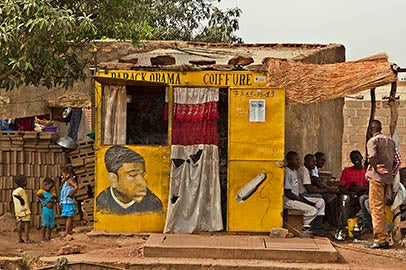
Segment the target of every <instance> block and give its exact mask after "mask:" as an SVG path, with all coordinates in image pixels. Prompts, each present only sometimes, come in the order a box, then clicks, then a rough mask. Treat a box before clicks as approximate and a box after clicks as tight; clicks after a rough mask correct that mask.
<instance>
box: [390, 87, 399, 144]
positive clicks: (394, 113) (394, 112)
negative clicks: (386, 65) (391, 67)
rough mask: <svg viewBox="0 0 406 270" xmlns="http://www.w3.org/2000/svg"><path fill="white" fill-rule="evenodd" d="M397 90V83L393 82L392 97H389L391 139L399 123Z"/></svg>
mask: <svg viewBox="0 0 406 270" xmlns="http://www.w3.org/2000/svg"><path fill="white" fill-rule="evenodd" d="M396 90H397V82H393V83H392V84H391V89H390V95H389V101H388V103H389V108H390V123H389V131H390V135H391V137H393V134H394V133H395V130H396V126H397V123H398V105H397V103H396Z"/></svg>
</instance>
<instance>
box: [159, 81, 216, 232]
mask: <svg viewBox="0 0 406 270" xmlns="http://www.w3.org/2000/svg"><path fill="white" fill-rule="evenodd" d="M218 99H219V89H218V88H181V87H178V88H174V107H173V121H172V150H171V161H172V167H171V178H170V184H169V201H168V212H167V217H166V223H165V229H164V232H172V233H192V232H199V231H219V230H222V229H223V224H222V219H221V199H220V177H219V155H218V147H217V142H218V131H217V119H218V118H219V113H218Z"/></svg>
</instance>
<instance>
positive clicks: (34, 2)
mask: <svg viewBox="0 0 406 270" xmlns="http://www.w3.org/2000/svg"><path fill="white" fill-rule="evenodd" d="M94 34H95V28H94V25H93V23H92V20H91V19H90V18H89V17H88V16H86V15H84V14H82V15H81V16H77V14H76V15H75V14H73V13H72V11H71V10H69V9H66V8H58V7H54V6H52V5H51V3H50V1H46V0H2V1H1V2H0V50H1V52H0V87H1V88H6V89H12V88H13V87H15V86H19V85H21V84H33V85H36V86H37V85H44V86H47V87H51V86H58V85H62V86H64V87H68V86H70V85H72V84H73V82H74V81H75V80H78V79H84V78H85V74H84V72H83V70H84V66H85V64H86V62H87V61H86V59H83V58H82V57H79V56H78V55H77V54H76V52H78V51H79V50H78V49H83V48H85V46H88V44H89V43H88V41H89V40H91V39H92V38H93V36H94Z"/></svg>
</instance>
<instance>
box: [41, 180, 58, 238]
mask: <svg viewBox="0 0 406 270" xmlns="http://www.w3.org/2000/svg"><path fill="white" fill-rule="evenodd" d="M54 186H55V181H54V180H53V179H52V178H49V177H46V178H45V179H44V182H43V188H42V189H40V190H38V192H37V196H38V198H39V201H40V203H41V205H42V215H41V226H42V227H41V233H42V240H43V241H49V240H51V232H52V229H53V228H54V227H55V214H54V205H55V200H56V194H55V193H54V192H52V189H53V188H54Z"/></svg>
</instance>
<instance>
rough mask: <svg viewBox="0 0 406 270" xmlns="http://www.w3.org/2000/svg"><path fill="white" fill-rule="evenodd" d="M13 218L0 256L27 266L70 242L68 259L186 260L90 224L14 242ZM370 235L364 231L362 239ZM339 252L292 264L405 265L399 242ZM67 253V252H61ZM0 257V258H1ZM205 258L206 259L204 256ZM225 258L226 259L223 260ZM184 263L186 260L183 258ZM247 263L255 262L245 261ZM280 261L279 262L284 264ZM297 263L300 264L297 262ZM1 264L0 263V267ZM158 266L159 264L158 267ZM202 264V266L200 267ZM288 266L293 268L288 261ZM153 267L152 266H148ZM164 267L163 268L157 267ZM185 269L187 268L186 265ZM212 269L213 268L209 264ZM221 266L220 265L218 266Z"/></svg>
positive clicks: (50, 258)
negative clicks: (157, 255)
mask: <svg viewBox="0 0 406 270" xmlns="http://www.w3.org/2000/svg"><path fill="white" fill-rule="evenodd" d="M14 225H15V222H13V221H11V220H8V219H7V222H6V221H5V219H4V218H3V219H0V256H1V257H10V258H11V257H19V258H23V260H24V263H25V264H26V265H30V268H38V267H41V266H45V265H50V264H52V263H54V262H55V260H56V258H57V257H58V256H59V257H60V256H62V255H59V254H58V253H59V252H60V251H61V249H62V248H64V247H65V248H66V247H67V246H70V247H71V248H72V247H73V248H76V249H79V250H80V254H74V255H68V256H67V257H68V258H70V259H69V260H71V259H72V260H75V261H90V262H102V261H103V262H110V263H126V264H131V263H136V264H141V263H143V262H145V263H149V264H152V263H155V262H161V263H164V262H172V263H177V261H176V260H178V261H179V263H182V264H185V259H174V260H169V259H162V260H157V259H155V260H153V261H149V260H148V259H146V258H144V257H143V245H144V243H145V241H146V239H147V238H148V236H147V235H133V234H132V235H126V236H125V235H115V236H106V235H100V234H95V233H89V231H90V230H91V228H86V227H82V228H76V232H75V233H74V234H73V235H72V236H68V237H65V238H61V237H59V236H58V235H57V234H56V232H54V234H53V239H51V241H49V242H41V235H40V231H39V230H37V229H32V230H31V238H32V239H33V240H34V241H35V243H33V244H28V243H17V233H16V232H13V231H12V230H13V229H14ZM370 237H371V236H370V235H364V239H366V238H369V240H370ZM333 244H334V245H335V247H336V249H337V250H338V252H339V254H340V255H339V257H340V261H339V264H340V265H337V264H332V265H328V264H321V265H317V264H303V265H302V266H303V267H301V266H300V264H295V265H296V267H298V268H299V269H300V268H303V269H314V268H319V269H338V268H340V269H374V270H376V269H406V248H405V247H402V246H400V245H398V246H397V247H394V248H391V249H388V250H368V249H366V248H364V244H365V243H352V242H337V243H334V242H333ZM63 256H66V255H63ZM0 260H1V259H0ZM187 261H189V262H194V263H199V262H198V261H197V260H193V259H187ZM206 261H207V260H206ZM224 261H227V260H224ZM186 263H187V262H186ZM215 263H216V264H218V265H219V264H222V262H221V260H215ZM247 263H248V264H249V265H250V264H252V263H254V262H247ZM224 264H227V265H236V266H238V265H240V266H241V262H239V261H238V260H228V261H227V262H224ZM255 264H256V265H258V266H259V265H263V266H264V267H267V265H269V263H268V264H267V263H266V262H255ZM283 265H284V264H283V263H281V264H280V265H279V266H283ZM297 265H299V266H297ZM1 268H2V267H1V266H0V269H1ZM158 268H159V267H158ZM203 268H204V267H202V269H203ZM288 268H290V269H294V268H293V267H292V265H289V267H288ZM148 269H154V267H151V268H148ZM160 269H163V268H160ZM184 269H187V267H185V268H184ZM212 269H214V268H212ZM219 269H221V268H219Z"/></svg>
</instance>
